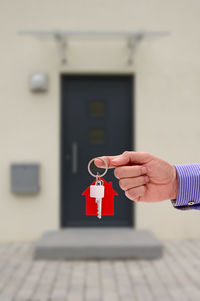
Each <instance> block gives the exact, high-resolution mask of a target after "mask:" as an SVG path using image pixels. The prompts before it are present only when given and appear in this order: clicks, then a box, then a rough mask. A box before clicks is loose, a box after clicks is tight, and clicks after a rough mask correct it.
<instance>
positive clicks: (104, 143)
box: [61, 75, 133, 227]
mask: <svg viewBox="0 0 200 301" xmlns="http://www.w3.org/2000/svg"><path fill="white" fill-rule="evenodd" d="M132 90H133V77H131V76H113V75H112V76H109V75H108V76H99V75H98V76H94V75H91V76H85V75H84V76H82V75H81V76H76V75H70V76H68V75H63V76H62V78H61V97H62V105H61V225H62V226H63V227H66V226H73V227H76V226H77V227H80V226H85V227H88V226H95V227H102V226H112V227H114V226H131V225H132V224H133V220H132V211H133V203H132V202H131V201H130V200H128V199H127V198H126V197H125V196H124V193H123V192H122V191H121V190H120V188H119V185H118V181H117V180H116V178H115V177H114V175H113V171H112V170H109V171H108V173H107V174H106V175H105V180H106V181H107V182H109V181H112V183H113V188H114V189H115V190H116V191H117V193H118V194H119V195H118V196H116V197H115V214H114V216H103V217H102V219H101V220H99V219H97V217H96V216H86V214H85V207H86V201H85V197H84V196H82V195H81V194H82V192H83V191H84V190H85V189H86V188H87V187H88V186H89V185H90V183H91V182H93V180H94V178H92V177H91V176H90V175H89V173H88V171H87V165H88V162H89V160H90V159H91V158H94V157H97V156H102V155H117V154H120V153H122V152H123V151H125V150H131V149H132V139H131V138H132V102H133V96H132V94H133V93H132Z"/></svg>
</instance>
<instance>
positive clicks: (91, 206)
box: [82, 178, 117, 215]
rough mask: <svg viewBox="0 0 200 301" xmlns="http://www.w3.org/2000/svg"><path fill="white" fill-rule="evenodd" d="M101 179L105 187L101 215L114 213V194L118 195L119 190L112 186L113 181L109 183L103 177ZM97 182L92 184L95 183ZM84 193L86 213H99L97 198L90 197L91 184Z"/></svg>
mask: <svg viewBox="0 0 200 301" xmlns="http://www.w3.org/2000/svg"><path fill="white" fill-rule="evenodd" d="M100 180H101V181H103V183H104V187H105V193H104V198H103V199H102V211H101V215H114V195H117V192H116V191H115V190H114V189H113V188H112V182H109V183H108V182H106V181H105V180H104V179H103V178H100ZM95 182H96V181H94V182H93V183H92V184H91V185H95ZM82 195H85V196H86V215H97V203H96V200H95V198H92V197H90V186H89V187H88V188H87V189H86V190H85V191H84V192H83V193H82Z"/></svg>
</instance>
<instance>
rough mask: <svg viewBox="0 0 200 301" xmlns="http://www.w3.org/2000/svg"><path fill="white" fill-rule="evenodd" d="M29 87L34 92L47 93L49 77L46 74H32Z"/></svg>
mask: <svg viewBox="0 0 200 301" xmlns="http://www.w3.org/2000/svg"><path fill="white" fill-rule="evenodd" d="M29 85H30V90H31V91H32V92H46V91H47V90H48V75H47V74H46V73H34V74H31V75H30V82H29Z"/></svg>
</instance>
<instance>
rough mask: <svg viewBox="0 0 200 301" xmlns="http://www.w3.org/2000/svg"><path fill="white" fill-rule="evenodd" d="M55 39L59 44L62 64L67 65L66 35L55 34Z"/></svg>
mask: <svg viewBox="0 0 200 301" xmlns="http://www.w3.org/2000/svg"><path fill="white" fill-rule="evenodd" d="M54 39H55V41H56V42H57V45H58V50H59V56H60V62H61V64H63V65H64V64H66V63H67V54H66V51H67V38H66V36H65V35H62V34H59V33H55V34H54Z"/></svg>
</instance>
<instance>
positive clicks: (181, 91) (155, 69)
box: [0, 0, 200, 240]
mask: <svg viewBox="0 0 200 301" xmlns="http://www.w3.org/2000/svg"><path fill="white" fill-rule="evenodd" d="M199 12H200V2H199V1H198V0H192V1H189V0H188V1H186V0H185V1H183V0H169V1H164V0H162V1H161V0H154V1H144V0H143V1H136V0H130V1H121V0H120V1H119V0H112V1H111V0H103V1H100V0H98V1H97V0H90V1H89V0H84V1H81V0H70V1H69V0H68V1H67V0H60V1H55V0H54V1H50V0H40V1H27V0H23V1H22V0H21V1H20V0H17V1H11V0H0V28H1V39H0V102H1V110H0V137H1V138H0V139H1V147H0V240H22V239H35V238H37V237H38V236H39V235H41V234H42V232H43V231H45V230H47V229H57V228H58V227H59V182H60V180H59V143H60V141H59V123H60V121H59V106H60V95H59V75H60V73H61V72H66V73H67V72H83V73H85V72H102V73H107V72H114V73H120V72H122V73H127V72H128V73H129V72H131V73H134V74H135V77H136V82H135V92H134V93H135V112H134V114H135V118H136V120H135V142H136V150H137V151H149V152H152V153H154V154H155V155H158V156H160V157H162V158H164V159H166V160H168V161H169V162H171V163H180V164H181V163H188V162H198V161H199V160H200V143H199V140H200V125H199V110H200V101H199V99H200V84H199V82H200V55H199V54H200V43H199V35H200V26H199V25H200V21H199ZM41 29H42V30H51V29H61V30H83V31H84V30H98V31H99V30H101V31H103V30H140V29H144V30H155V31H158V30H164V31H166V30H167V31H170V32H171V36H169V37H166V38H162V39H158V40H155V41H151V42H146V43H143V44H142V45H141V47H140V48H139V50H138V52H137V57H136V61H135V65H134V67H128V66H127V65H126V59H127V49H126V46H125V43H123V42H120V41H119V42H116V41H113V42H110V41H109V42H105V43H104V42H103V41H101V42H99V41H96V42H93V43H91V42H83V41H82V42H79V41H74V42H73V41H72V42H69V48H68V58H69V62H68V64H67V65H66V66H65V67H61V66H60V64H59V59H58V56H57V48H56V46H55V44H54V42H53V41H51V40H46V41H40V40H38V39H35V38H33V37H23V36H18V35H17V31H18V30H41ZM35 71H36V72H37V71H44V72H46V73H48V75H49V78H50V88H49V91H48V93H46V94H32V93H30V92H29V89H28V76H29V74H30V73H32V72H35ZM32 161H34V162H39V163H40V164H41V186H42V189H41V193H40V194H39V195H38V196H37V197H33V196H32V197H17V196H15V195H13V194H11V193H10V185H9V167H10V164H11V163H12V162H32ZM136 225H137V227H138V228H148V229H151V230H153V231H154V233H156V234H157V235H158V236H159V237H161V238H193V237H199V235H200V226H199V225H200V212H198V211H191V212H180V211H178V210H175V209H173V208H172V206H171V204H170V202H169V201H166V202H163V203H160V204H152V205H147V204H139V205H138V206H137V208H136Z"/></svg>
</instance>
